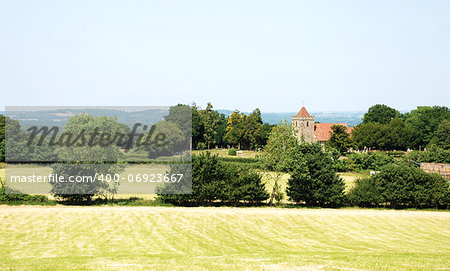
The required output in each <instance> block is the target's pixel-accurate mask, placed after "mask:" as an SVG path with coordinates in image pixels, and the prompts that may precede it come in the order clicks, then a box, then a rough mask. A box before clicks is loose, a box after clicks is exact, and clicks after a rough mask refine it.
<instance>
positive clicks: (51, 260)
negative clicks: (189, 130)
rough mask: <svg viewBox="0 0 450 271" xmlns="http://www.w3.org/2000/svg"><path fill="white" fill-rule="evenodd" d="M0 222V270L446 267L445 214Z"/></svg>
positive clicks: (79, 215)
mask: <svg viewBox="0 0 450 271" xmlns="http://www.w3.org/2000/svg"><path fill="white" fill-rule="evenodd" d="M0 227H1V228H2V229H3V231H4V232H3V234H1V235H0V247H1V248H2V249H1V250H0V269H13V270H30V269H31V270H67V269H77V270H78V269H79V270H83V269H84V270H91V269H94V270H99V269H100V270H123V269H125V270H148V269H158V270H160V269H170V270H173V269H179V270H184V269H215V270H217V269H229V270H235V269H258V270H334V269H340V270H342V269H344V270H354V269H365V270H387V269H395V270H438V269H448V268H450V246H449V244H450V212H432V211H394V210H392V211H388V210H358V209H341V210H332V209H279V208H278V209H275V208H164V207H46V208H45V207H7V206H0Z"/></svg>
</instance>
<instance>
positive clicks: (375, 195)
mask: <svg viewBox="0 0 450 271" xmlns="http://www.w3.org/2000/svg"><path fill="white" fill-rule="evenodd" d="M380 194H381V191H380V189H379V187H378V186H377V185H375V180H374V179H373V178H364V179H358V180H356V182H355V186H354V188H353V189H351V190H350V191H349V193H348V194H347V198H348V200H349V202H350V204H352V205H357V206H360V207H373V206H378V205H379V204H380V203H382V202H383V197H381V195H380Z"/></svg>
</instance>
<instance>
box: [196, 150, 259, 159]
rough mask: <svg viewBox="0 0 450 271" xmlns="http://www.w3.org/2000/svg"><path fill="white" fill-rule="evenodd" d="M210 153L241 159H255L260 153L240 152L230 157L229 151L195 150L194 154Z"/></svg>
mask: <svg viewBox="0 0 450 271" xmlns="http://www.w3.org/2000/svg"><path fill="white" fill-rule="evenodd" d="M205 152H210V153H211V154H217V155H219V156H221V157H238V158H239V157H241V158H254V157H255V156H256V155H257V154H260V152H257V151H238V152H239V153H238V154H236V155H228V149H211V150H193V151H192V154H193V155H195V154H200V153H205Z"/></svg>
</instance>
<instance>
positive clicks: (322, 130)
mask: <svg viewBox="0 0 450 271" xmlns="http://www.w3.org/2000/svg"><path fill="white" fill-rule="evenodd" d="M333 125H343V126H345V127H347V132H349V133H350V132H351V130H353V127H348V125H347V123H316V124H314V130H315V131H316V139H317V141H328V140H330V136H331V133H332V132H333V130H331V127H332V126H333Z"/></svg>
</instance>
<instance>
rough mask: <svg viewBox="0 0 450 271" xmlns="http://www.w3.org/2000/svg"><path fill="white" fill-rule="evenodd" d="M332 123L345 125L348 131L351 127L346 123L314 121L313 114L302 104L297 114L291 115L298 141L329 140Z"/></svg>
mask: <svg viewBox="0 0 450 271" xmlns="http://www.w3.org/2000/svg"><path fill="white" fill-rule="evenodd" d="M333 125H342V126H345V127H347V131H348V132H349V133H351V131H352V129H353V127H349V126H348V125H347V123H315V122H314V116H312V115H310V114H309V113H308V111H306V108H305V107H304V106H303V107H302V109H300V111H299V112H298V113H297V115H295V116H292V128H293V129H294V131H295V133H296V137H297V138H298V140H299V141H305V142H309V143H311V142H320V143H326V142H327V141H328V140H330V136H331V133H332V129H331V127H332V126H333Z"/></svg>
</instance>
